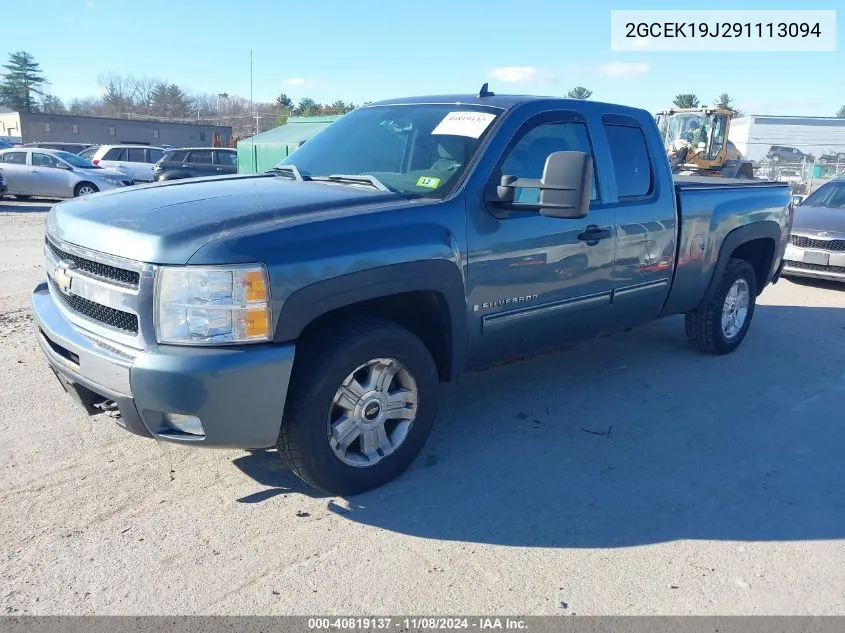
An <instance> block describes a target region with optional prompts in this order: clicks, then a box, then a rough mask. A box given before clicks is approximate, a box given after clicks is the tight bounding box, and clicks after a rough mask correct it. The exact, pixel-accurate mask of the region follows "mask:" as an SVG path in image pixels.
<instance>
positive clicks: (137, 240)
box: [46, 175, 402, 264]
mask: <svg viewBox="0 0 845 633" xmlns="http://www.w3.org/2000/svg"><path fill="white" fill-rule="evenodd" d="M401 199H402V198H401V196H399V195H398V194H394V193H390V192H382V191H376V190H374V189H369V188H364V187H358V186H347V185H340V184H333V183H323V182H296V181H293V180H290V179H287V178H284V177H280V176H266V175H236V176H228V177H227V176H213V177H210V178H194V179H186V180H176V181H170V182H165V183H154V184H149V185H140V186H135V187H131V188H128V189H115V190H111V191H106V192H101V193H96V194H92V195H89V196H84V197H82V198H75V199H73V200H68V201H66V202H60V203H59V204H57V205H55V206H54V207H53V208H52V209H51V210H50V212H49V214H48V215H47V222H46V230H47V234H48V235H50V236H52V237H55V238H58V239H59V240H62V241H64V242H66V243H68V244H75V245H77V246H82V247H85V248H88V249H91V250H94V251H99V252H102V253H108V254H111V255H117V256H120V257H126V258H128V259H134V260H138V261H143V262H148V263H153V264H184V263H187V261H188V260H189V259H190V258H191V256H192V255H193V254H194V253H196V251H197V250H198V249H199V248H201V247H202V246H203V245H205V244H206V243H208V242H209V241H211V240H214V239H217V238H220V237H224V236H226V235H230V234H232V233H237V232H240V231H244V230H248V229H250V228H256V227H259V226H267V225H273V224H278V225H283V224H285V223H291V222H301V221H314V220H318V219H323V218H325V217H326V216H328V215H329V214H330V213H331V212H337V211H338V210H344V209H350V208H352V207H360V206H363V205H374V204H382V203H385V202H391V201H394V200H401Z"/></svg>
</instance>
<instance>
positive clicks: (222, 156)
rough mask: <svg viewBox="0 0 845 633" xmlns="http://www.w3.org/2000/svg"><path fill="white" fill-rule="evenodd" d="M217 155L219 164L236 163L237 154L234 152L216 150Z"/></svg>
mask: <svg viewBox="0 0 845 633" xmlns="http://www.w3.org/2000/svg"><path fill="white" fill-rule="evenodd" d="M214 153H215V154H216V155H217V164H218V165H234V164H235V161H236V158H237V157H236V156H235V153H234V152H214Z"/></svg>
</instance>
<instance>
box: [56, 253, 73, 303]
mask: <svg viewBox="0 0 845 633" xmlns="http://www.w3.org/2000/svg"><path fill="white" fill-rule="evenodd" d="M74 267H75V264H74V263H73V262H71V261H67V260H64V259H63V260H61V261H60V262H59V263H58V264H57V265H56V267H55V268H54V269H53V281H55V282H56V285H57V286H58V287H59V290H61V291H62V292H63V293H64V294H66V295H67V294H70V287H71V284H72V283H73V277H71V276H70V275H68V274H67V271H68V270H70V269H71V268H74Z"/></svg>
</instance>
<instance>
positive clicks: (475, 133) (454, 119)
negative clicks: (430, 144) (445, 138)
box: [431, 112, 496, 138]
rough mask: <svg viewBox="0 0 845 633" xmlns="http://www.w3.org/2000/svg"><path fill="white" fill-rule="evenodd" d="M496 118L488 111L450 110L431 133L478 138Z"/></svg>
mask: <svg viewBox="0 0 845 633" xmlns="http://www.w3.org/2000/svg"><path fill="white" fill-rule="evenodd" d="M495 118H496V115H495V114H489V113H487V112H450V113H449V114H447V115H446V116H445V117H443V120H442V121H441V122H440V123H438V124H437V127H436V128H434V129H433V130H432V131H431V133H432V134H445V135H449V136H468V137H470V138H478V137H479V136H481V135H482V134H484V130H486V129H487V127H488V126H489V125H490V123H491V122H492V121H493V119H495Z"/></svg>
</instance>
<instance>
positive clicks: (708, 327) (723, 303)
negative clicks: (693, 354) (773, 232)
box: [685, 259, 757, 354]
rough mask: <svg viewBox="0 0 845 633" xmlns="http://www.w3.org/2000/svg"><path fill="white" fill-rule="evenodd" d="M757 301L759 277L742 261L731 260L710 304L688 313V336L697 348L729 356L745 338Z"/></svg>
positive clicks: (749, 265) (686, 324)
mask: <svg viewBox="0 0 845 633" xmlns="http://www.w3.org/2000/svg"><path fill="white" fill-rule="evenodd" d="M756 299H757V276H756V275H755V274H754V268H752V266H751V264H749V263H748V262H747V261H745V260H743V259H731V260H730V261H729V262H728V265H727V266H726V267H725V271H724V272H723V273H722V280H721V282H720V284H719V289H718V291H717V292H716V294H715V295H714V297H713V298H712V299H711V300H710V302H709V303H708V304H707V305H706V306H704V307H703V308H700V309H699V310H696V311H694V312H689V313H687V314H686V323H685V326H686V334H687V339H688V340H689V342H690V343H691V344H692V345H693V347H695V348H696V349H698V350H700V351H702V352H707V353H710V354H729V353H730V352H732V351H734V350H735V349H736V348H737V347H739V346H740V344H741V343H742V341H743V340H744V339H745V335H746V334H747V332H748V328H749V326H750V325H751V319H752V318H753V316H754V308H755V306H756Z"/></svg>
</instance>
